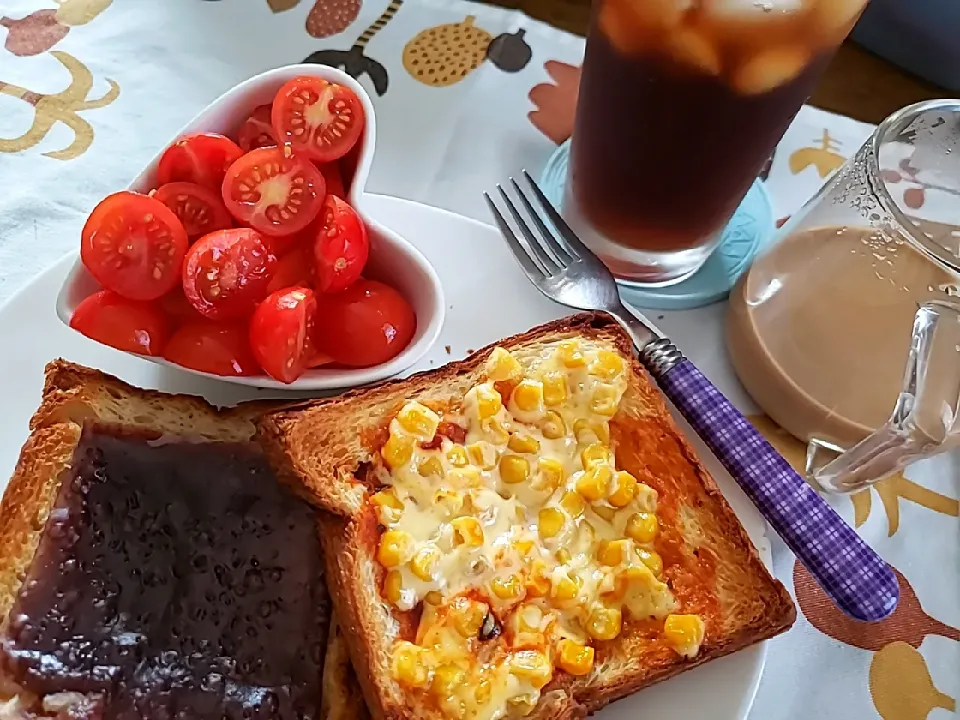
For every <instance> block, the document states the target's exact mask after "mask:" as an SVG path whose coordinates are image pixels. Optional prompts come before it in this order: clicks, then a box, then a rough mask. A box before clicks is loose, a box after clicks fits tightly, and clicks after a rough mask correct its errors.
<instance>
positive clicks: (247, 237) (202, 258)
mask: <svg viewBox="0 0 960 720" xmlns="http://www.w3.org/2000/svg"><path fill="white" fill-rule="evenodd" d="M276 266H277V258H276V256H275V255H274V254H273V253H272V252H270V249H269V248H268V247H267V244H266V242H264V239H263V238H262V237H260V234H259V233H258V232H257V231H256V230H251V229H250V228H233V229H231V230H217V232H213V233H210V234H209V235H204V236H203V237H202V238H200V239H199V240H197V242H195V243H194V244H193V247H191V248H190V252H188V253H187V258H186V260H185V261H184V263H183V291H184V294H185V295H186V296H187V300H189V301H190V304H191V305H193V307H194V308H196V310H197V312H199V313H200V314H201V315H203V316H204V317H208V318H210V319H211V320H226V319H230V318H242V317H248V316H249V315H250V314H251V313H252V312H253V311H254V309H255V308H256V307H257V303H259V302H260V301H261V300H263V298H265V297H266V296H267V286H268V285H269V284H270V279H271V278H272V277H273V273H274V271H275V270H276Z"/></svg>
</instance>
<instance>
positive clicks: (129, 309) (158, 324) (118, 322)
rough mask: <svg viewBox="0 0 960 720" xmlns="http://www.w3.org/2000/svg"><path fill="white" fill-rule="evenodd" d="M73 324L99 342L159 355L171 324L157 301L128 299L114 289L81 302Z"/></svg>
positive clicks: (102, 291) (75, 311) (95, 294)
mask: <svg viewBox="0 0 960 720" xmlns="http://www.w3.org/2000/svg"><path fill="white" fill-rule="evenodd" d="M70 327H72V328H73V329H74V330H77V331H78V332H81V333H83V334H84V335H86V336H87V337H88V338H91V339H92V340H96V341H97V342H98V343H103V344H104V345H109V346H110V347H115V348H117V350H123V351H124V352H130V353H136V354H138V355H159V354H160V351H161V350H163V346H164V343H166V341H167V336H168V335H169V334H170V325H169V323H168V322H167V318H166V317H165V316H164V314H163V313H162V312H161V311H160V310H159V309H158V308H157V307H155V306H154V305H153V304H151V303H145V302H139V301H137V300H128V299H126V298H124V297H121V296H120V295H117V294H116V293H115V292H111V291H110V290H101V291H100V292H97V293H94V294H93V295H91V296H90V297H88V298H85V299H84V300H83V302H81V303H80V304H79V305H77V309H76V310H74V311H73V317H71V318H70Z"/></svg>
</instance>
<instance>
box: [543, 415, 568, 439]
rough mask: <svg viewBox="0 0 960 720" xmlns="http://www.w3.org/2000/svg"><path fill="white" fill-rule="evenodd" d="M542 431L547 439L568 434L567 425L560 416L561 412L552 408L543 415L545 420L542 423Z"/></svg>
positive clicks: (558, 437)
mask: <svg viewBox="0 0 960 720" xmlns="http://www.w3.org/2000/svg"><path fill="white" fill-rule="evenodd" d="M540 432H542V433H543V436H544V437H545V438H547V440H559V439H560V438H562V437H563V436H564V435H566V434H567V425H566V423H564V422H563V418H562V417H560V413H557V412H554V411H553V410H550V411H549V412H548V413H547V414H546V415H544V416H543V421H542V422H541V423H540Z"/></svg>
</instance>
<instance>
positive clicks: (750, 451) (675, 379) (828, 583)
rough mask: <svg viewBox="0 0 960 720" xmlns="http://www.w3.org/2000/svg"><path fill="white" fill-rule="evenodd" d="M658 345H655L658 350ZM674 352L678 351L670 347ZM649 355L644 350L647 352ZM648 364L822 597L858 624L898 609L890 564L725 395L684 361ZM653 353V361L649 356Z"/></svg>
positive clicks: (884, 615)
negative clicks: (814, 583)
mask: <svg viewBox="0 0 960 720" xmlns="http://www.w3.org/2000/svg"><path fill="white" fill-rule="evenodd" d="M664 342H665V341H664V340H660V341H658V342H654V343H652V344H651V345H653V346H657V345H659V346H660V349H661V350H662V349H663V347H664V345H663V343H664ZM670 347H671V348H673V346H672V345H671V346H670ZM645 350H646V349H645ZM656 351H657V350H656V348H655V349H654V350H653V351H650V352H646V353H641V356H644V355H647V358H645V359H646V360H649V362H647V363H646V364H647V366H648V368H649V369H650V371H651V373H653V375H654V377H656V379H657V382H658V383H659V384H660V387H661V388H662V389H663V392H664V394H665V395H666V396H667V397H668V398H670V400H671V401H672V402H673V404H674V405H676V406H677V409H679V410H680V412H681V413H682V414H683V417H685V418H686V419H687V422H689V423H690V425H691V426H693V429H694V430H695V431H696V432H697V435H699V436H700V437H701V438H702V439H703V441H704V442H705V443H706V444H707V446H708V447H709V448H710V449H711V450H712V451H713V453H714V455H716V456H717V459H719V460H720V462H721V463H722V464H723V466H724V467H725V468H726V469H727V471H728V472H729V473H730V475H732V476H733V478H734V479H735V480H736V481H737V483H739V485H740V487H741V488H743V490H744V492H745V493H746V494H747V495H748V496H749V497H750V499H751V500H752V501H753V503H754V504H755V505H756V506H757V507H758V508H759V509H760V512H761V513H763V516H764V517H765V518H766V519H767V521H768V522H769V523H770V525H771V526H772V527H773V529H774V530H776V531H777V534H779V535H780V537H782V538H783V540H784V542H785V543H786V544H787V547H789V548H790V549H791V550H792V551H793V552H794V554H795V555H796V556H797V557H798V558H799V559H800V562H802V563H803V564H804V566H805V567H806V568H807V570H809V571H810V574H811V575H812V576H813V577H814V578H815V579H816V580H817V582H818V583H819V584H820V586H821V587H822V588H823V590H824V592H826V594H827V595H828V596H830V598H831V599H832V600H833V601H834V602H835V603H836V604H837V606H838V607H839V608H840V609H841V610H843V612H845V613H846V614H847V615H850V616H851V617H853V618H856V619H857V620H864V621H875V620H882V619H883V618H885V617H887V616H889V615H890V614H891V613H892V612H893V611H894V610H895V609H896V607H897V601H898V600H899V596H900V588H899V585H898V584H897V579H896V577H895V576H894V574H893V572H892V571H891V569H890V568H889V567H888V566H887V564H886V563H885V562H884V561H883V560H882V559H881V558H880V556H879V555H877V554H876V553H875V552H874V551H873V550H871V549H870V548H869V547H868V546H867V544H866V543H864V542H863V540H862V539H861V538H860V536H859V535H857V533H856V532H855V531H854V529H853V528H851V527H850V526H849V525H848V524H847V523H846V522H844V521H843V518H841V517H840V516H839V515H838V514H837V513H836V512H835V511H834V510H833V508H831V507H830V506H829V505H828V504H827V503H826V502H825V501H824V500H823V498H821V497H820V495H818V494H817V492H816V491H815V490H814V489H813V488H812V487H810V485H808V484H807V483H806V482H804V481H803V479H802V478H801V477H800V476H799V475H798V474H797V473H796V472H794V470H793V468H792V467H790V464H789V463H788V462H787V461H786V460H784V459H783V457H782V456H781V455H780V454H779V453H778V452H777V451H776V450H774V449H773V447H772V446H771V445H770V443H768V442H767V441H766V440H765V439H764V437H763V436H762V435H761V434H760V433H759V432H757V430H756V429H755V428H754V427H753V425H751V424H750V422H749V421H748V420H747V419H746V418H745V417H744V416H743V415H742V414H741V413H740V411H739V410H737V409H736V408H735V407H734V406H733V404H732V403H731V402H730V401H729V400H727V398H726V397H724V395H723V393H721V392H720V391H719V390H717V388H716V387H714V385H713V383H711V382H710V381H709V380H707V378H706V377H704V375H703V374H702V373H701V372H700V371H699V370H697V368H696V366H694V364H693V363H692V362H690V361H689V360H687V359H686V358H682V356H681V358H682V359H680V360H679V362H677V361H676V357H674V358H673V362H665V363H663V362H660V363H658V362H657V358H656V355H655V353H656ZM651 355H653V357H651Z"/></svg>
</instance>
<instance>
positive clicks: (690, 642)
mask: <svg viewBox="0 0 960 720" xmlns="http://www.w3.org/2000/svg"><path fill="white" fill-rule="evenodd" d="M663 634H664V635H665V636H666V638H667V642H668V643H670V645H671V646H672V647H673V649H674V650H676V651H677V652H678V653H679V654H680V655H684V656H686V657H693V656H694V655H696V654H697V651H698V650H699V649H700V644H701V643H702V642H703V636H704V625H703V619H702V618H701V617H700V616H699V615H668V616H667V619H666V621H665V622H664V623H663Z"/></svg>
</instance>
